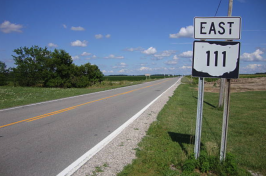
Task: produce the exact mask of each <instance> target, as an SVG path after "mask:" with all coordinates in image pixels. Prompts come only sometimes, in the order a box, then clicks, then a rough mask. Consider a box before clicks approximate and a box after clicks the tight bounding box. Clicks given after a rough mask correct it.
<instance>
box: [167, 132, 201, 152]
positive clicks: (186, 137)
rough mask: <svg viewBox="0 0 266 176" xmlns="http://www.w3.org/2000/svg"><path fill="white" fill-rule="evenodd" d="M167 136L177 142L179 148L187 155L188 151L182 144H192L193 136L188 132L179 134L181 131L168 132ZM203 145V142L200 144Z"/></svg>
mask: <svg viewBox="0 0 266 176" xmlns="http://www.w3.org/2000/svg"><path fill="white" fill-rule="evenodd" d="M168 134H169V136H170V137H171V139H172V141H174V142H177V143H178V144H179V145H180V147H181V149H182V150H183V151H184V152H185V154H186V155H187V156H188V155H189V153H188V151H187V149H186V147H185V146H184V144H194V142H195V136H194V135H190V134H181V133H174V132H168ZM200 145H201V146H203V144H202V143H201V144H200Z"/></svg>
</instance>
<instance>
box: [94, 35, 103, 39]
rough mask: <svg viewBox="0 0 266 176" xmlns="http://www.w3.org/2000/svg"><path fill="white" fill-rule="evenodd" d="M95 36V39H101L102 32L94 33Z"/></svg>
mask: <svg viewBox="0 0 266 176" xmlns="http://www.w3.org/2000/svg"><path fill="white" fill-rule="evenodd" d="M95 38H96V39H101V38H103V35H102V34H96V35H95Z"/></svg>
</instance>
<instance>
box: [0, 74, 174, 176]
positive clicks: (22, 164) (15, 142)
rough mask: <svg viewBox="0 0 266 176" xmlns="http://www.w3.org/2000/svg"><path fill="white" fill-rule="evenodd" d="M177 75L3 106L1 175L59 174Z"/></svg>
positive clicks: (0, 117)
mask: <svg viewBox="0 0 266 176" xmlns="http://www.w3.org/2000/svg"><path fill="white" fill-rule="evenodd" d="M177 80H178V78H171V79H163V80H158V81H153V82H149V83H144V84H140V85H135V86H130V87H124V88H120V89H114V90H110V91H104V92H99V93H92V94H87V95H83V96H77V97H71V98H66V99H61V100H57V101H50V102H44V103H40V104H35V105H30V106H23V107H18V108H13V109H6V110H0V175H1V176H17V175H19V176H24V175H25V176H29V175H31V176H32V175H36V176H41V175H45V176H47V175H57V174H58V173H60V172H61V171H62V170H64V169H65V168H66V167H67V166H69V165H70V164H71V163H72V162H74V161H75V160H76V159H77V158H79V157H80V156H81V155H83V154H84V153H85V152H87V151H88V150H90V149H91V148H92V147H93V146H95V145H96V144H97V143H99V142H100V141H101V140H103V139H104V138H105V137H106V136H108V135H109V134H110V133H112V132H113V131H114V130H115V129H117V128H118V127H119V126H121V125H122V124H123V123H125V122H126V121H127V120H128V119H129V118H130V117H132V116H133V115H135V114H136V113H137V112H138V111H140V110H141V109H142V108H143V107H144V106H146V105H147V104H149V103H150V102H151V101H152V100H154V99H155V98H156V97H157V96H159V95H160V94H161V93H162V92H164V91H165V90H166V89H168V88H169V87H170V86H172V85H173V84H175V83H176V82H177Z"/></svg>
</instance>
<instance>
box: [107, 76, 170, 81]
mask: <svg viewBox="0 0 266 176" xmlns="http://www.w3.org/2000/svg"><path fill="white" fill-rule="evenodd" d="M163 78H172V76H167V75H166V76H157V75H154V76H153V75H151V76H150V77H148V78H146V76H104V80H106V81H125V80H126V81H142V80H146V79H163Z"/></svg>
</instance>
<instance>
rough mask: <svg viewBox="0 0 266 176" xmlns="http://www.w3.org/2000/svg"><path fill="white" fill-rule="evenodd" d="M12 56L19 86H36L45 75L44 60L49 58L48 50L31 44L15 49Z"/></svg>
mask: <svg viewBox="0 0 266 176" xmlns="http://www.w3.org/2000/svg"><path fill="white" fill-rule="evenodd" d="M14 52H15V53H16V56H14V55H12V56H13V59H14V61H15V64H16V65H17V67H16V68H14V70H13V71H14V74H15V77H16V81H17V82H18V83H19V85H21V86H36V85H37V84H38V83H41V81H42V80H43V78H44V77H45V73H46V72H47V70H46V61H47V59H48V58H50V54H51V53H50V51H48V50H47V48H46V47H45V48H44V49H43V48H40V47H38V46H32V47H31V48H27V47H23V48H22V47H20V48H18V49H15V50H14Z"/></svg>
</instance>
